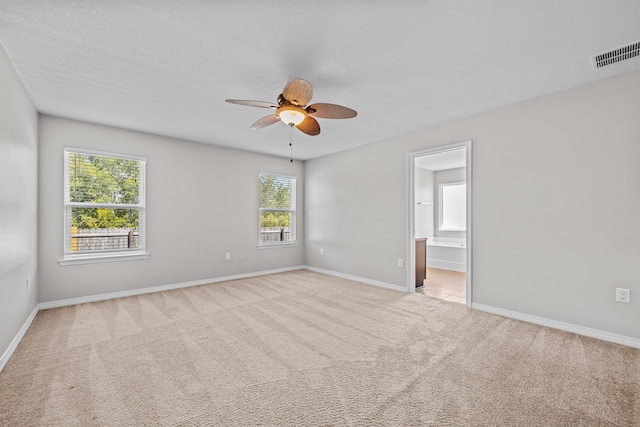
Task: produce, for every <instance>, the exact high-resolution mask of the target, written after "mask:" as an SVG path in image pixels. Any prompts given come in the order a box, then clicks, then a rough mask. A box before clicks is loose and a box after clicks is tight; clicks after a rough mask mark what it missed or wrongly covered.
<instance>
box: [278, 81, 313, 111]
mask: <svg viewBox="0 0 640 427" xmlns="http://www.w3.org/2000/svg"><path fill="white" fill-rule="evenodd" d="M282 96H283V97H284V99H286V100H287V101H289V102H290V103H292V104H294V105H297V106H305V105H307V104H308V103H309V101H311V97H312V96H313V87H311V83H309V82H308V81H306V80H303V79H295V80H291V81H290V82H289V83H287V85H286V86H285V87H284V89H283V90H282Z"/></svg>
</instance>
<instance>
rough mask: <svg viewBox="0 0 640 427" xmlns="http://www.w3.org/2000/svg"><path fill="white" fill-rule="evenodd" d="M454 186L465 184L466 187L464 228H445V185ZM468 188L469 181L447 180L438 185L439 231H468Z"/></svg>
mask: <svg viewBox="0 0 640 427" xmlns="http://www.w3.org/2000/svg"><path fill="white" fill-rule="evenodd" d="M453 186H464V187H465V197H464V198H463V202H464V206H465V209H464V216H465V225H464V228H445V227H444V188H445V187H453ZM466 188H467V183H466V182H464V181H460V182H445V183H441V184H439V185H438V208H439V209H438V217H439V220H438V231H464V232H466V231H467V224H466V218H467V211H466V206H467V198H466V193H467V191H466Z"/></svg>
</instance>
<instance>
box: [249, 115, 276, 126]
mask: <svg viewBox="0 0 640 427" xmlns="http://www.w3.org/2000/svg"><path fill="white" fill-rule="evenodd" d="M279 121H280V117H278V116H276V115H275V114H272V115H270V116H266V117H263V118H261V119H259V120H258V121H256V122H255V123H254V124H252V125H251V129H262V128H265V127H267V126H271V125H272V124H274V123H277V122H279Z"/></svg>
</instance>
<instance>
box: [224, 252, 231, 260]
mask: <svg viewBox="0 0 640 427" xmlns="http://www.w3.org/2000/svg"><path fill="white" fill-rule="evenodd" d="M230 259H231V252H227V253H226V254H224V260H225V261H229V260H230Z"/></svg>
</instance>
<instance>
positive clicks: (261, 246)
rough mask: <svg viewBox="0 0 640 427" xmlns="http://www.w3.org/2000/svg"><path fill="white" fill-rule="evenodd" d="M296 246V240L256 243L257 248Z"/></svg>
mask: <svg viewBox="0 0 640 427" xmlns="http://www.w3.org/2000/svg"><path fill="white" fill-rule="evenodd" d="M295 246H298V242H288V243H270V244H268V243H265V244H262V245H258V249H274V248H293V247H295Z"/></svg>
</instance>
